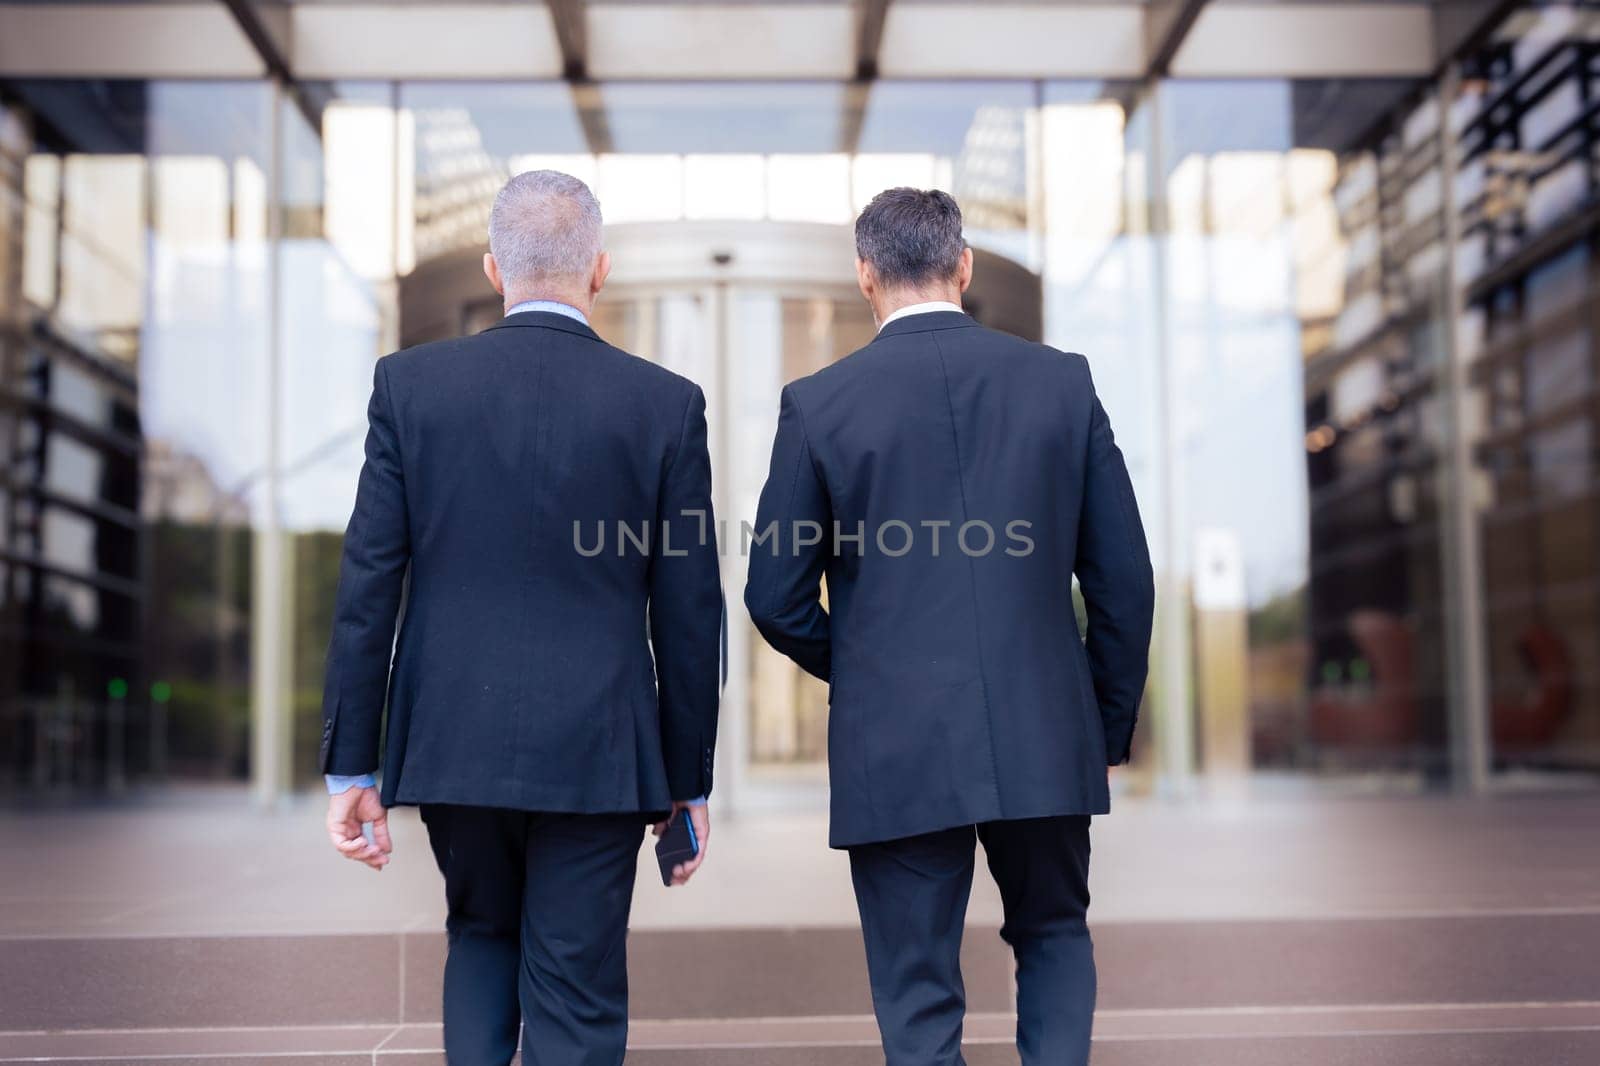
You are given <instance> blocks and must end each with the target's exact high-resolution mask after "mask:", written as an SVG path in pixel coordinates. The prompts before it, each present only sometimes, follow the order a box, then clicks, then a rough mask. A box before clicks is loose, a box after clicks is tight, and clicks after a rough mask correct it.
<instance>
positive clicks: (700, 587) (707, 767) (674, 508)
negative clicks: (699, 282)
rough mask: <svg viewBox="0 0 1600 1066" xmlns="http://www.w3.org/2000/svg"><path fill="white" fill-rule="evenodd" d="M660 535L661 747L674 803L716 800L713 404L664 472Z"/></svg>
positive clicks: (656, 584)
mask: <svg viewBox="0 0 1600 1066" xmlns="http://www.w3.org/2000/svg"><path fill="white" fill-rule="evenodd" d="M659 508H660V509H659V513H658V514H657V515H656V525H657V530H658V534H657V536H655V537H652V538H651V558H650V643H651V646H652V647H653V648H654V651H655V659H656V686H657V698H658V699H659V701H660V711H661V744H662V752H663V754H664V756H665V758H666V764H667V787H668V789H669V791H670V792H671V795H672V798H673V800H675V801H686V800H690V799H694V798H696V797H700V796H708V795H710V794H711V776H712V757H713V753H714V751H715V748H716V743H717V704H718V701H719V699H720V698H721V692H720V685H721V678H720V659H721V654H722V610H723V604H722V579H721V574H720V571H719V567H718V560H717V539H716V534H715V530H716V520H715V517H714V515H713V514H712V509H711V455H710V453H709V452H708V451H707V449H706V399H705V395H704V393H702V392H701V391H700V389H699V388H698V387H696V388H695V390H694V392H693V393H692V394H691V395H690V397H689V400H688V403H687V404H686V405H685V408H684V413H683V422H682V425H681V427H680V429H679V434H678V442H677V447H676V448H675V449H674V450H673V453H672V455H671V457H670V458H669V459H668V461H667V467H666V470H665V472H664V474H663V482H662V491H661V496H660V505H659Z"/></svg>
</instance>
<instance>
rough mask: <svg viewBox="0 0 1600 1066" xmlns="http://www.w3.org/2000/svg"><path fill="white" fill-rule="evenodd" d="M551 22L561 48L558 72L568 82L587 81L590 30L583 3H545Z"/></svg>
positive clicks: (564, 0)
mask: <svg viewBox="0 0 1600 1066" xmlns="http://www.w3.org/2000/svg"><path fill="white" fill-rule="evenodd" d="M545 2H546V3H547V4H548V5H549V7H550V20H551V21H552V22H554V23H555V27H556V43H557V44H558V45H560V47H561V72H562V76H563V77H565V78H566V79H567V80H568V81H586V80H587V79H588V77H589V26H588V21H587V20H588V15H587V13H586V12H585V11H584V0H545Z"/></svg>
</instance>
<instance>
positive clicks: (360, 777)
mask: <svg viewBox="0 0 1600 1066" xmlns="http://www.w3.org/2000/svg"><path fill="white" fill-rule="evenodd" d="M324 776H325V777H326V779H327V782H328V795H330V796H337V795H339V794H340V793H341V792H349V791H350V790H351V789H352V788H373V787H375V786H376V785H377V783H378V782H377V779H376V778H374V777H373V776H372V775H371V774H325V775H324Z"/></svg>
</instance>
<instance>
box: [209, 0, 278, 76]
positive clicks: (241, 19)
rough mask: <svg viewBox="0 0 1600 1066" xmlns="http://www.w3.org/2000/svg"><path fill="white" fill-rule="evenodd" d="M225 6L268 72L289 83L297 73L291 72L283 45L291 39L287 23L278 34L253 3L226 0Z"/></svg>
mask: <svg viewBox="0 0 1600 1066" xmlns="http://www.w3.org/2000/svg"><path fill="white" fill-rule="evenodd" d="M222 6H224V7H226V8H227V9H228V13H229V14H231V15H232V16H233V21H234V22H236V23H238V25H239V32H241V33H243V34H244V35H245V38H246V39H247V40H248V41H249V42H250V47H252V48H254V49H255V50H256V55H258V56H260V57H261V62H262V64H264V65H265V66H266V68H267V73H268V74H269V75H271V76H272V77H274V78H277V79H278V80H279V81H281V82H285V83H287V82H289V81H290V80H291V79H292V78H293V77H294V74H293V72H292V71H291V70H290V69H289V55H288V52H287V50H286V49H285V47H284V46H283V42H284V41H286V40H287V39H288V26H287V23H285V25H283V26H280V27H278V30H279V32H278V33H276V34H275V33H273V31H272V30H271V29H270V28H268V26H267V24H266V22H265V21H263V19H262V17H261V11H260V10H259V9H258V8H257V6H256V5H255V4H254V3H252V2H251V0H222Z"/></svg>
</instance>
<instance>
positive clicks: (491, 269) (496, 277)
mask: <svg viewBox="0 0 1600 1066" xmlns="http://www.w3.org/2000/svg"><path fill="white" fill-rule="evenodd" d="M483 276H484V277H486V278H488V279H489V284H490V285H493V286H494V291H495V292H497V293H499V294H500V295H501V296H504V295H505V294H506V283H505V279H504V278H502V277H501V276H500V264H499V263H496V262H495V261H494V253H493V252H484V253H483Z"/></svg>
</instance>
